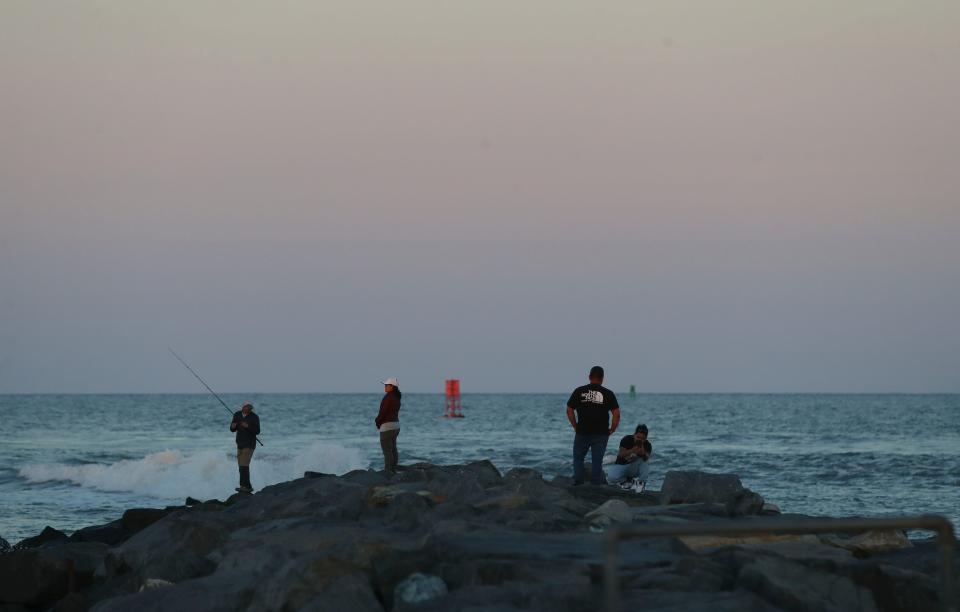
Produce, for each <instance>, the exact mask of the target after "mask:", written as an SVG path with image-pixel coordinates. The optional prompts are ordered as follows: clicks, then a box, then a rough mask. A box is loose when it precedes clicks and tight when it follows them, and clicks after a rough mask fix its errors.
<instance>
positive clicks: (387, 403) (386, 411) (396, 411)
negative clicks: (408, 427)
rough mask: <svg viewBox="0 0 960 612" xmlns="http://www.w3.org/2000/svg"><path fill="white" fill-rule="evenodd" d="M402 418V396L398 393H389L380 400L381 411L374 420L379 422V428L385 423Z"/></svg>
mask: <svg viewBox="0 0 960 612" xmlns="http://www.w3.org/2000/svg"><path fill="white" fill-rule="evenodd" d="M399 420H400V398H399V397H397V394H396V393H387V394H385V395H384V396H383V399H382V400H380V413H379V414H377V418H376V419H375V420H374V421H373V422H374V423H376V424H377V429H380V426H381V425H383V424H384V423H394V422H398V421H399Z"/></svg>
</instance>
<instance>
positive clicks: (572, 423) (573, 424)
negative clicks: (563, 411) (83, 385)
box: [567, 404, 577, 431]
mask: <svg viewBox="0 0 960 612" xmlns="http://www.w3.org/2000/svg"><path fill="white" fill-rule="evenodd" d="M567 420H568V421H570V426H571V427H573V431H577V418H576V417H575V416H573V407H572V406H570V405H569V404H567Z"/></svg>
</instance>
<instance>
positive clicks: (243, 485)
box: [237, 465, 253, 493]
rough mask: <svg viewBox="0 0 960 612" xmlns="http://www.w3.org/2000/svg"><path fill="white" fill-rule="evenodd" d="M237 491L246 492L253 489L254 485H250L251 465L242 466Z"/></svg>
mask: <svg viewBox="0 0 960 612" xmlns="http://www.w3.org/2000/svg"><path fill="white" fill-rule="evenodd" d="M237 491H243V492H246V493H249V492H251V491H253V487H252V486H251V485H250V466H247V465H241V466H240V486H239V487H237Z"/></svg>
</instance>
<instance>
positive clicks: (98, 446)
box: [0, 393, 960, 543]
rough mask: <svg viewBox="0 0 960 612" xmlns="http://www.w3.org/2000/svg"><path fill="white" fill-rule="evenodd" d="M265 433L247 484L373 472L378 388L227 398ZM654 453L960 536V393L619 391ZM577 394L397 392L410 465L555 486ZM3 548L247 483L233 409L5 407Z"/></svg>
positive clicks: (837, 509) (770, 491) (76, 404)
mask: <svg viewBox="0 0 960 612" xmlns="http://www.w3.org/2000/svg"><path fill="white" fill-rule="evenodd" d="M223 397H224V399H225V400H226V401H227V403H228V404H230V405H231V406H239V405H240V403H241V402H242V401H244V400H249V401H252V402H253V403H254V405H255V406H256V412H257V413H258V414H259V415H260V418H261V423H262V429H263V431H262V434H261V436H260V437H261V439H262V441H263V442H264V446H263V447H260V448H258V450H257V452H256V455H255V456H254V461H253V465H252V467H251V474H252V481H253V484H254V487H256V488H260V487H263V486H266V485H268V484H273V483H276V482H281V481H284V480H289V479H292V478H297V477H299V476H302V474H303V472H304V471H305V470H314V471H321V472H327V473H338V474H341V473H344V472H347V471H349V470H352V469H356V468H367V467H379V466H380V465H381V455H380V447H379V439H378V436H377V432H376V430H375V428H374V425H373V419H374V416H375V415H376V413H377V408H378V405H379V401H380V395H379V394H262V395H257V394H248V395H242V396H241V395H230V394H225V395H223ZM618 397H619V398H620V402H621V407H622V414H623V420H622V424H621V428H620V430H619V431H618V432H617V435H616V436H614V438H612V439H611V442H610V446H609V447H608V452H615V445H616V440H618V439H619V437H620V435H623V434H625V433H628V432H632V431H633V428H634V427H635V426H636V425H637V424H638V423H646V424H647V425H648V426H649V427H650V440H651V442H652V443H653V446H654V455H653V458H652V461H653V463H652V478H651V482H650V486H652V487H653V488H659V486H660V483H661V481H662V479H663V475H664V473H665V472H666V471H667V470H672V469H698V470H707V471H716V472H733V473H736V474H739V475H740V477H741V478H742V480H743V482H744V484H745V485H746V486H748V487H750V488H751V489H753V490H754V491H757V492H759V493H760V494H762V495H763V496H764V497H765V498H766V499H767V501H769V502H772V503H775V504H778V505H779V506H780V507H781V509H782V510H783V511H785V512H799V513H805V514H812V515H829V516H853V515H860V516H863V515H869V516H885V515H896V514H903V513H911V514H912V513H922V512H934V513H940V514H944V515H946V516H948V517H949V518H951V519H952V520H953V521H954V524H955V525H957V524H960V395H803V394H798V395H727V394H724V395H709V394H706V395H679V394H669V395H649V394H640V395H637V396H636V397H634V398H631V397H629V396H628V395H627V394H625V393H623V394H619V395H618ZM566 399H567V394H542V395H541V394H468V395H464V396H463V412H464V414H465V415H466V418H463V419H444V418H443V417H442V414H443V402H444V399H443V396H442V395H430V394H405V395H404V397H403V408H402V410H401V424H402V429H401V433H400V437H399V440H398V444H399V449H400V461H401V463H411V462H415V461H431V462H434V463H439V464H452V463H462V462H466V461H472V460H476V459H490V460H491V461H493V463H494V464H496V465H497V466H498V467H499V468H500V469H501V470H504V471H505V470H507V469H509V468H511V467H516V466H524V467H532V468H535V469H538V470H541V471H542V472H543V473H544V474H545V475H546V477H547V478H551V477H553V476H554V475H557V474H564V475H568V474H569V473H570V455H571V446H572V439H573V433H572V431H571V429H570V426H569V425H568V424H567V420H566V416H565V402H566ZM0 415H2V418H0V423H2V427H3V430H2V435H0V440H2V441H0V536H2V537H4V538H6V539H7V540H9V541H10V542H11V543H15V542H17V541H19V540H20V539H22V538H24V537H28V536H31V535H35V534H36V533H38V532H39V531H40V530H41V529H42V528H43V527H44V526H45V525H51V526H53V527H56V528H58V529H61V530H63V531H66V532H70V531H72V530H75V529H78V528H80V527H85V526H88V525H94V524H99V523H104V522H107V521H110V520H113V519H115V518H118V517H119V516H120V514H121V513H122V512H123V511H124V510H125V509H127V508H130V507H137V506H152V507H159V506H164V505H171V504H182V503H183V501H184V499H185V498H186V497H187V496H192V497H195V498H198V499H210V498H220V499H225V498H226V497H227V496H229V495H230V494H232V493H233V487H235V486H236V484H237V468H236V462H235V459H234V452H235V445H234V442H233V434H231V433H230V432H229V431H228V425H229V421H230V415H229V414H227V411H226V410H224V409H223V407H222V406H220V405H219V404H218V403H217V402H216V400H214V399H213V398H212V397H211V396H209V395H201V394H196V395H0Z"/></svg>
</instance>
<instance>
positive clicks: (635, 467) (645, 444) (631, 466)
mask: <svg viewBox="0 0 960 612" xmlns="http://www.w3.org/2000/svg"><path fill="white" fill-rule="evenodd" d="M648 432H649V430H648V429H647V426H646V425H638V426H637V429H636V431H635V432H634V433H633V435H632V436H624V437H623V439H622V440H620V449H619V450H618V452H617V460H616V462H615V463H614V464H613V465H610V466H607V478H608V480H609V482H610V483H611V484H619V485H622V486H624V487H625V488H632V487H633V485H634V484H635V483H634V482H633V481H637V483H638V484H639V485H640V490H643V488H644V487H645V486H646V482H647V478H648V477H649V476H650V464H649V463H648V462H649V461H650V455H652V454H653V445H651V444H650V441H649V440H647V433H648Z"/></svg>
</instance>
